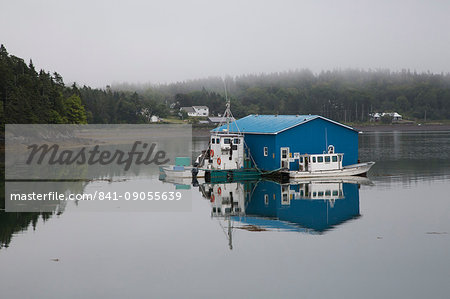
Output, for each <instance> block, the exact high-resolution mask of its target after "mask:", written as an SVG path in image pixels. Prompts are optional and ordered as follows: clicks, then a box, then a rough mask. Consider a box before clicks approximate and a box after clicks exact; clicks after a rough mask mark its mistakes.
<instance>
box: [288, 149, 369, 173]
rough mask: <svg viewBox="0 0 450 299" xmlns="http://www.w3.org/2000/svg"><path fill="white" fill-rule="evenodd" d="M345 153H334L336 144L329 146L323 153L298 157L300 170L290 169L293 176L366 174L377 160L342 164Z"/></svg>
mask: <svg viewBox="0 0 450 299" xmlns="http://www.w3.org/2000/svg"><path fill="white" fill-rule="evenodd" d="M343 156H344V154H337V153H334V146H332V145H330V146H328V152H327V153H323V154H304V155H300V157H299V159H298V161H299V162H298V168H299V170H297V171H296V170H290V171H289V177H291V178H311V177H336V176H364V175H366V174H367V172H368V171H369V170H370V168H371V167H372V166H373V165H374V164H375V162H365V163H357V164H352V165H346V166H342V160H343Z"/></svg>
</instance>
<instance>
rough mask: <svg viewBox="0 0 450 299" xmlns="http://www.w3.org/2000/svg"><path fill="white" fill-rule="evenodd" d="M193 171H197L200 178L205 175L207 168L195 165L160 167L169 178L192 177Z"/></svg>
mask: <svg viewBox="0 0 450 299" xmlns="http://www.w3.org/2000/svg"><path fill="white" fill-rule="evenodd" d="M193 171H194V172H195V171H197V177H198V178H204V177H205V170H203V169H199V168H197V167H194V166H176V165H163V166H160V167H159V172H161V173H163V174H165V175H166V177H167V178H192V172H193Z"/></svg>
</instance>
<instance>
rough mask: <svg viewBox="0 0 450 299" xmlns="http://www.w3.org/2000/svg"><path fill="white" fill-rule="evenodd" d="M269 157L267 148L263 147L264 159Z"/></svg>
mask: <svg viewBox="0 0 450 299" xmlns="http://www.w3.org/2000/svg"><path fill="white" fill-rule="evenodd" d="M268 155H269V149H268V148H267V146H265V147H264V157H267V156H268Z"/></svg>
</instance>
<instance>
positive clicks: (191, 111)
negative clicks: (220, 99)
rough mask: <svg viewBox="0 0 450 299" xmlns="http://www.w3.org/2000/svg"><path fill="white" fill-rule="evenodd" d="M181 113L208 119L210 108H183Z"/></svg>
mask: <svg viewBox="0 0 450 299" xmlns="http://www.w3.org/2000/svg"><path fill="white" fill-rule="evenodd" d="M180 111H185V112H186V113H187V115H188V116H191V117H208V116H209V108H208V107H207V106H192V107H181V108H180Z"/></svg>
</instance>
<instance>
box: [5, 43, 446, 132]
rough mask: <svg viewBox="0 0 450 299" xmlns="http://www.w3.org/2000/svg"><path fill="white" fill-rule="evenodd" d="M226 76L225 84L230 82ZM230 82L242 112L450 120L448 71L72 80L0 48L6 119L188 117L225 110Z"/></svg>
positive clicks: (100, 120) (104, 120)
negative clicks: (159, 81)
mask: <svg viewBox="0 0 450 299" xmlns="http://www.w3.org/2000/svg"><path fill="white" fill-rule="evenodd" d="M224 81H225V83H224ZM224 85H226V88H227V91H228V95H229V97H230V99H231V103H232V107H231V108H232V111H233V113H234V115H235V116H236V117H243V116H246V115H248V114H320V115H323V116H325V117H328V118H331V119H334V120H337V121H342V122H365V121H367V120H368V118H369V113H371V112H393V111H396V112H399V113H400V114H402V115H403V116H404V117H405V118H411V119H420V120H422V119H424V118H426V119H427V120H444V119H450V75H449V74H432V73H415V72H410V71H406V70H405V71H402V72H390V71H388V70H376V71H372V70H369V71H364V70H344V71H341V70H335V71H327V72H322V73H320V74H313V73H312V72H311V71H308V70H298V71H289V72H281V73H271V74H260V75H244V76H238V77H234V78H231V77H227V78H225V80H222V78H220V77H212V78H206V79H198V80H191V81H186V82H178V83H173V84H166V85H150V84H148V85H134V84H115V85H113V86H111V87H109V86H108V87H107V88H106V89H105V90H103V89H95V88H90V87H88V86H82V87H81V86H77V85H76V84H73V85H71V86H70V87H69V86H66V85H65V84H64V81H63V77H62V76H61V75H60V74H58V73H57V72H54V73H53V74H50V73H49V72H46V71H44V70H40V71H37V70H35V68H34V65H33V62H32V61H30V62H29V63H28V64H27V63H25V62H24V60H23V59H21V58H19V57H16V56H13V55H11V54H9V53H8V52H7V50H6V48H5V47H4V46H3V45H2V47H1V50H0V100H1V104H2V105H0V109H2V111H1V112H2V113H1V115H2V124H5V123H86V122H87V123H146V122H149V120H150V117H151V116H152V115H157V116H159V117H162V118H166V117H171V118H183V116H182V115H181V114H180V113H179V107H183V106H193V105H206V106H208V107H209V109H210V112H211V113H212V114H213V115H217V114H219V113H223V111H224V110H225V102H226V100H225V92H224Z"/></svg>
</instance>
